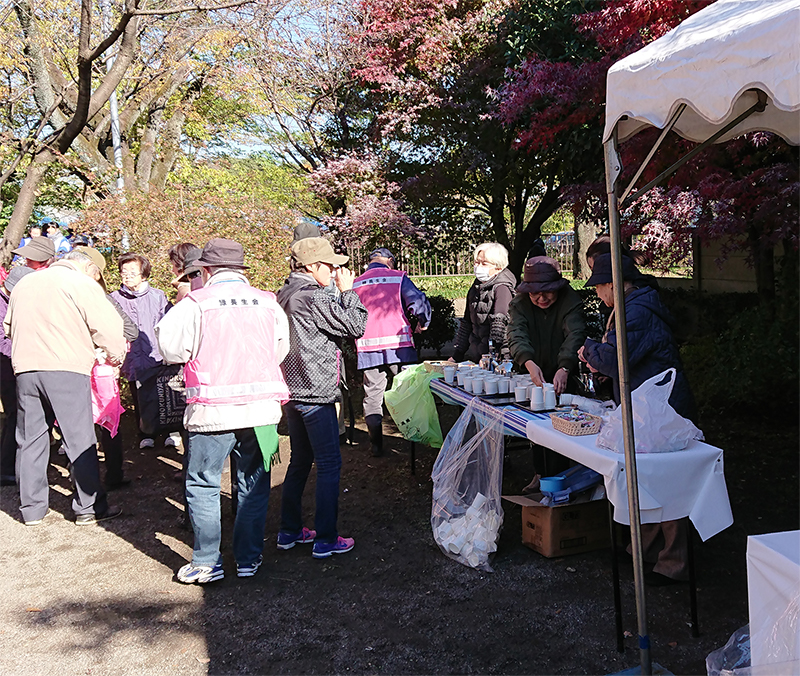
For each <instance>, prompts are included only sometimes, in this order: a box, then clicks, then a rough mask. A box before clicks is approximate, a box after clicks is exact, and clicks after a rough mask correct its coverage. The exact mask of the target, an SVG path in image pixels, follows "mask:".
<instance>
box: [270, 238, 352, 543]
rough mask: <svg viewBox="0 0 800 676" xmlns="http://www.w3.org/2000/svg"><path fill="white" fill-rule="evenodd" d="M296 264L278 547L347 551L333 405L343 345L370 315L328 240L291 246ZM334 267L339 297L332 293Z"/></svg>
mask: <svg viewBox="0 0 800 676" xmlns="http://www.w3.org/2000/svg"><path fill="white" fill-rule="evenodd" d="M292 258H293V259H294V260H293V266H292V272H291V273H290V275H289V278H288V279H287V280H286V283H285V284H284V285H283V287H282V288H281V289H280V291H278V302H279V303H280V304H281V306H282V307H283V309H284V310H285V311H286V314H287V316H288V317H289V326H290V328H291V345H290V349H289V354H288V355H287V356H286V359H285V360H284V362H283V364H282V365H281V368H282V369H283V373H284V375H285V377H286V384H287V385H288V386H289V391H290V397H289V402H287V404H286V405H285V406H284V412H285V414H286V421H287V423H288V426H289V439H290V442H291V447H292V456H291V460H290V462H289V467H288V469H287V470H286V478H285V479H284V482H283V498H282V502H281V526H280V531H279V532H278V548H279V549H290V548H292V547H294V546H295V544H298V543H301V544H303V543H311V542H313V543H314V546H313V550H312V556H314V558H327V557H329V556H331V555H333V554H343V553H345V552H349V551H350V550H351V549H352V548H353V546H354V544H355V543H354V540H353V538H343V537H341V536H340V535H339V532H338V529H337V520H338V511H339V477H340V472H341V467H342V456H341V451H340V449H339V425H338V422H337V419H336V408H335V405H334V404H335V402H337V401H339V400H340V398H341V394H340V391H339V379H340V375H341V374H340V371H339V364H340V350H339V341H341V340H343V339H346V338H353V339H355V338H360V337H361V335H362V334H363V333H364V328H365V327H366V324H367V310H366V308H365V307H364V306H363V305H362V303H361V301H360V300H359V298H358V295H357V294H356V293H354V292H353V290H352V287H353V277H354V275H353V273H352V272H351V271H350V270H348V269H347V268H342V267H339V266H341V265H344V264H345V263H347V260H348V257H347V256H339V255H337V254H335V253H334V252H333V249H332V248H331V245H330V243H329V242H328V240H326V239H324V238H322V237H308V238H305V239H301V240H299V241H297V242H295V243H294V244H293V245H292ZM334 270H335V271H336V276H335V280H336V286H337V287H338V289H339V291H340V292H341V293H340V294H339V295H338V297H336V296H334V295H333V294H331V293H329V292H328V291H326V288H327V286H328V285H329V284H330V281H331V278H332V276H333V273H334ZM312 464H316V466H317V490H316V513H315V517H314V530H311V529H309V528H306V527H305V526H303V510H302V505H301V503H302V497H303V490H304V489H305V485H306V480H307V479H308V475H309V472H310V471H311V466H312Z"/></svg>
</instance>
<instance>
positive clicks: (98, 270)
mask: <svg viewBox="0 0 800 676" xmlns="http://www.w3.org/2000/svg"><path fill="white" fill-rule="evenodd" d="M79 256H85V257H86V258H88V259H89V260H90V261H91V262H92V263H94V267H91V266H89V267H88V268H87V274H88V275H89V276H90V277H92V278H93V279H94V280H95V281H96V282H97V283H98V284H99V285H100V288H102V289H103V292H104V293H105V294H106V298H107V299H108V302H109V303H111V304H112V305H113V306H114V309H115V310H116V311H117V314H119V316H120V317H121V318H122V335H123V337H124V338H125V341H126V342H127V343H128V344H130V343H132V342H133V341H134V340H136V339H137V338H138V337H139V329H138V328H137V326H136V324H135V323H134V322H133V320H132V319H131V318H130V317H129V316H128V315H127V314H126V313H125V311H124V310H123V309H122V306H121V305H120V304H119V303H118V302H117V301H116V300H115V299H114V297H113V296H112V295H110V294H109V293H108V289H107V287H106V280H105V278H104V277H103V273H104V272H105V269H106V259H105V257H104V256H103V254H101V253H100V252H99V251H98V250H97V249H95V248H93V247H90V246H85V245H78V246H76V247H74V248H73V250H72V252H71V253H69V254H67V255H66V256H64V260H80V258H79ZM115 371H116V378H117V381H119V369H118V368H116V369H115ZM117 386H119V382H118V383H117ZM97 427H98V428H99V432H100V447H101V448H102V449H103V458H104V462H105V466H106V476H105V487H106V490H107V491H113V490H117V489H118V488H124V487H125V486H128V485H129V484H130V483H131V480H130V479H126V478H125V472H124V470H123V462H122V460H123V458H122V436H121V435H120V434H119V433H118V432H117V434H115V435H114V436H111V432H110V431H109V430H108V429H107V428H106V427H104V426H102V425H97Z"/></svg>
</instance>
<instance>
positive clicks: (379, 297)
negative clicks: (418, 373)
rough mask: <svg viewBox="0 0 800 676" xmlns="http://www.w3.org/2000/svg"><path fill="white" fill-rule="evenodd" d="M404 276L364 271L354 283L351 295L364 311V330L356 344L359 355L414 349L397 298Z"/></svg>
mask: <svg viewBox="0 0 800 676" xmlns="http://www.w3.org/2000/svg"><path fill="white" fill-rule="evenodd" d="M405 276H406V273H405V272H401V271H399V270H389V269H388V268H373V269H372V270H367V271H366V272H365V273H364V274H363V275H360V276H359V277H357V278H356V280H355V282H353V291H355V292H356V293H357V294H358V297H359V298H360V299H361V302H362V303H363V304H364V307H365V308H367V313H368V316H367V328H366V330H365V331H364V335H363V336H362V337H361V338H359V339H358V340H356V347H357V348H358V351H359V352H377V351H379V350H389V349H394V350H396V349H398V348H400V347H414V341H413V339H412V337H411V324H409V323H408V319H407V318H406V314H405V312H403V303H402V300H401V297H400V285H401V284H402V283H403V277H405Z"/></svg>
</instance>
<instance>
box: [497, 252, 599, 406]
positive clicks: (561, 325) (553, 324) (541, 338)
mask: <svg viewBox="0 0 800 676" xmlns="http://www.w3.org/2000/svg"><path fill="white" fill-rule="evenodd" d="M508 317H509V323H508V330H507V332H506V343H507V346H508V349H509V352H510V353H511V358H512V359H513V360H514V363H515V364H517V365H518V366H521V367H522V368H524V369H525V370H526V371H527V372H528V373H529V374H530V376H531V380H532V381H533V384H534V385H537V386H540V387H541V385H542V384H543V383H545V382H552V383H553V386H554V389H555V392H556V394H562V393H564V392H566V391H567V390H568V389H569V390H573V391H574V390H575V389H576V388H577V379H576V378H575V377H574V374H575V373H576V372H577V368H578V349H579V348H580V346H581V345H583V342H584V340H586V323H585V321H584V319H583V303H582V302H581V297H580V296H579V295H578V293H577V292H576V291H575V290H573V289H572V287H570V285H569V282H568V281H567V280H566V279H564V277H562V276H561V269H560V268H559V265H558V262H556V260H555V259H553V258H550V257H549V256H535V257H533V258H529V259H528V260H527V261H526V262H525V271H524V274H523V278H522V283H521V284H520V285H519V286H517V295H516V297H515V298H514V300H512V301H511V304H510V305H509V308H508Z"/></svg>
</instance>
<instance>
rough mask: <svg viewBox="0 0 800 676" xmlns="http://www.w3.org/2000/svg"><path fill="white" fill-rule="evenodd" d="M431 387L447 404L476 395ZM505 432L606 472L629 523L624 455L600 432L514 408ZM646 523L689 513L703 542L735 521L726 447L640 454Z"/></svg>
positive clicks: (621, 516) (618, 517)
mask: <svg viewBox="0 0 800 676" xmlns="http://www.w3.org/2000/svg"><path fill="white" fill-rule="evenodd" d="M431 390H432V391H433V392H434V393H435V394H437V395H438V396H439V397H440V398H441V399H442V400H443V401H445V402H447V403H454V404H459V405H461V406H465V405H466V404H467V403H469V401H470V400H471V399H472V395H471V394H469V393H468V392H464V390H462V389H461V388H458V387H451V386H448V385H447V384H445V383H444V382H442V381H440V380H433V381H431ZM503 423H504V425H505V428H506V429H505V431H506V434H513V435H516V436H524V437H527V438H528V439H530V440H531V441H532V442H534V443H536V444H540V445H541V446H546V447H547V448H551V449H553V450H554V451H556V452H557V453H560V454H561V455H564V456H566V457H568V458H571V459H572V460H575V461H576V462H579V463H580V464H582V465H585V466H586V467H590V468H591V469H593V470H594V471H595V472H598V473H600V474H602V475H603V477H604V479H605V486H606V493H607V495H608V499H609V500H610V501H611V504H613V505H614V521H616V522H617V523H621V524H626V525H627V524H629V523H630V519H629V518H628V487H627V482H626V478H625V457H624V456H623V455H622V454H619V453H614V452H613V451H609V450H607V449H604V448H598V447H597V445H596V444H595V439H596V438H597V436H596V435H591V436H585V437H571V436H568V435H566V434H562V433H561V432H558V431H556V430H554V429H553V425H552V423H551V422H550V418H549V416H547V415H545V414H541V413H534V412H533V411H528V410H524V409H521V408H518V407H516V406H508V407H504V410H503ZM636 468H637V470H638V476H639V506H640V510H641V520H642V523H660V522H662V521H673V520H675V519H681V518H683V517H685V516H688V517H689V518H690V519H691V520H692V523H693V524H694V526H695V528H696V529H697V532H698V533H699V534H700V537H701V538H702V539H703V540H707V539H708V538H710V537H711V536H712V535H716V534H717V533H719V532H720V531H722V530H724V529H725V528H727V527H728V526H730V525H731V524H732V523H733V514H732V513H731V505H730V501H729V499H728V488H727V486H726V484H725V473H724V471H723V470H724V464H723V459H722V450H721V449H719V448H716V447H715V446H710V445H709V444H705V443H703V442H700V441H695V442H693V443H692V444H691V445H690V446H689V447H688V448H687V449H685V450H683V451H676V452H674V453H648V454H638V455H637V456H636Z"/></svg>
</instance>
